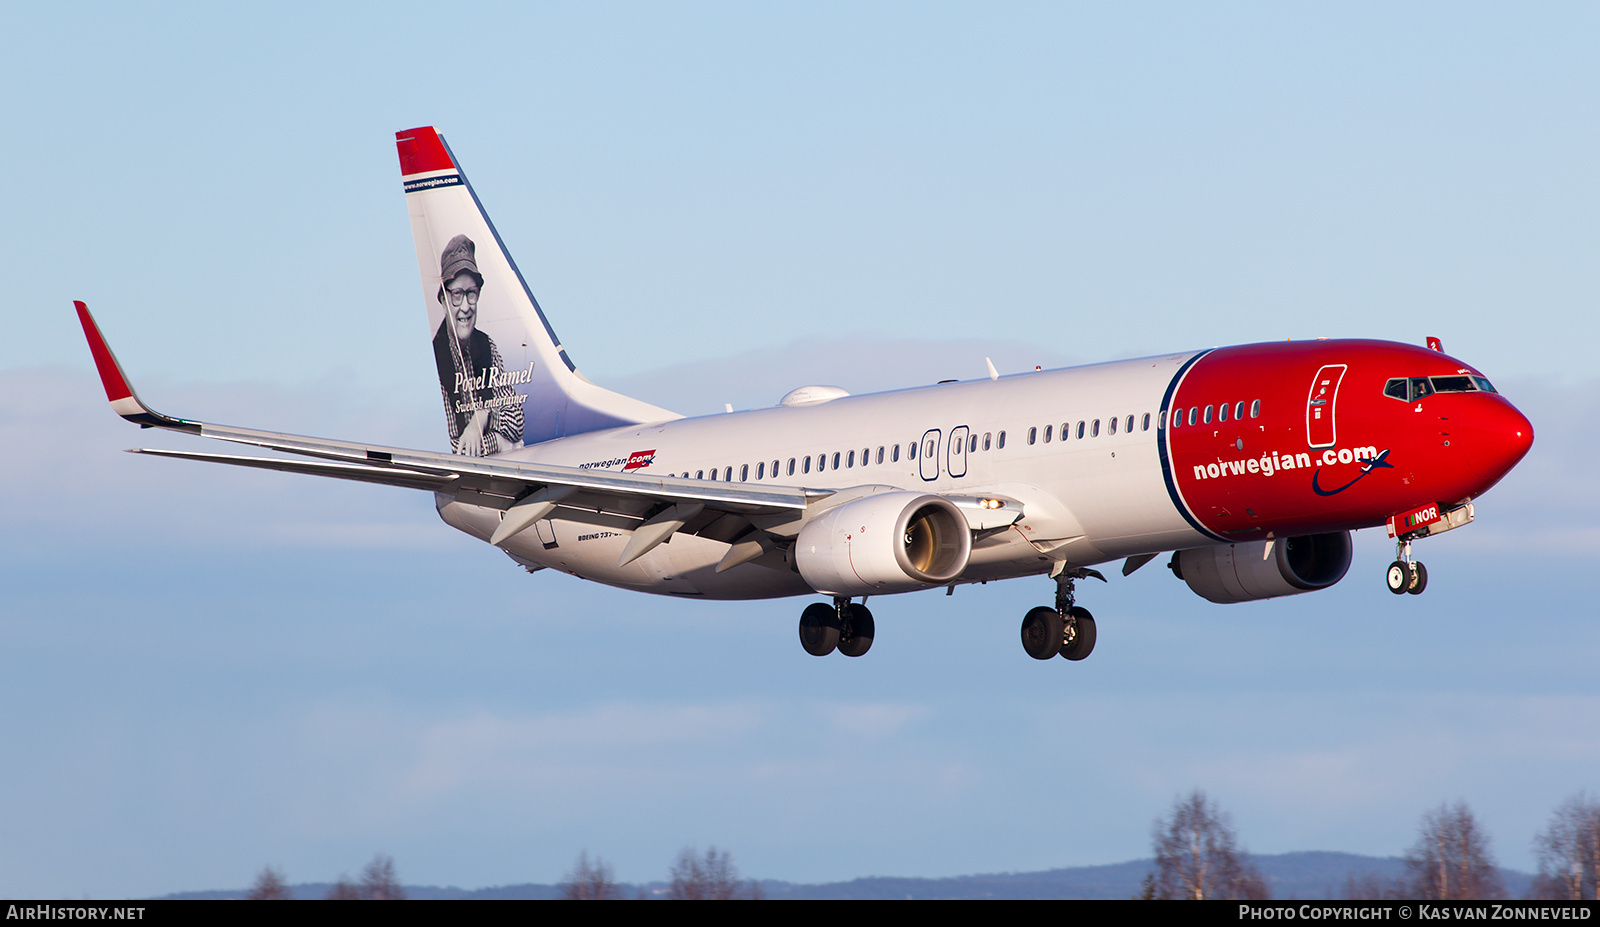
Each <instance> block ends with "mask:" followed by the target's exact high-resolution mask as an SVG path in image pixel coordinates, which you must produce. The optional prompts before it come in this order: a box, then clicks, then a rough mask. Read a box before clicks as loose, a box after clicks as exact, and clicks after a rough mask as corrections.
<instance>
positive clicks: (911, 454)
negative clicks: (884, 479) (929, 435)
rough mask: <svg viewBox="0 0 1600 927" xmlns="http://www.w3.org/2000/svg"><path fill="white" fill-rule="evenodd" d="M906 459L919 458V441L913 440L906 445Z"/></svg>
mask: <svg viewBox="0 0 1600 927" xmlns="http://www.w3.org/2000/svg"><path fill="white" fill-rule="evenodd" d="M906 459H907V460H916V459H917V442H915V441H913V442H911V443H910V444H907V445H906Z"/></svg>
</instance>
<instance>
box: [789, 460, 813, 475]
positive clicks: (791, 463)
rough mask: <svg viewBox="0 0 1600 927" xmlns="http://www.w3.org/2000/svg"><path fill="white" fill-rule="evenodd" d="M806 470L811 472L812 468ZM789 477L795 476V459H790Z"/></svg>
mask: <svg viewBox="0 0 1600 927" xmlns="http://www.w3.org/2000/svg"><path fill="white" fill-rule="evenodd" d="M806 469H807V470H810V469H811V468H810V467H807V468H806ZM789 475H790V476H794V458H793V457H790V458H789Z"/></svg>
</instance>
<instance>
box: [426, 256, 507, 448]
mask: <svg viewBox="0 0 1600 927" xmlns="http://www.w3.org/2000/svg"><path fill="white" fill-rule="evenodd" d="M476 251H477V247H476V246H475V245H474V244H473V243H472V239H470V238H468V237H467V236H465V235H457V236H456V237H454V238H452V239H450V241H449V242H448V243H447V244H446V245H445V246H444V251H443V252H441V253H440V255H439V281H440V284H439V293H438V296H437V298H438V300H439V305H440V306H441V307H443V309H444V321H443V322H441V323H440V325H439V330H438V331H437V332H436V333H435V334H434V336H433V359H434V363H435V364H436V365H437V367H438V369H439V391H440V392H441V393H442V394H443V395H444V411H445V421H446V423H447V424H448V425H449V429H450V449H451V451H452V452H453V453H456V454H462V455H465V456H468V457H488V456H490V455H492V454H499V453H502V452H505V451H509V450H511V449H512V448H517V447H521V446H522V425H523V419H522V402H523V397H522V395H521V394H519V393H518V392H517V391H516V390H514V389H512V388H511V386H509V385H507V384H506V383H505V382H504V380H505V373H506V369H505V362H504V361H502V360H501V359H500V349H499V348H498V347H496V346H495V343H494V339H492V338H490V337H489V336H488V335H487V334H484V333H483V332H481V331H479V330H478V300H479V298H480V296H481V295H482V292H483V275H482V274H480V273H479V272H478V263H477V259H476Z"/></svg>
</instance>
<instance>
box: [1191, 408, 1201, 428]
mask: <svg viewBox="0 0 1600 927" xmlns="http://www.w3.org/2000/svg"><path fill="white" fill-rule="evenodd" d="M1199 421H1200V407H1199V406H1190V407H1189V424H1191V425H1193V424H1196V423H1197V422H1199Z"/></svg>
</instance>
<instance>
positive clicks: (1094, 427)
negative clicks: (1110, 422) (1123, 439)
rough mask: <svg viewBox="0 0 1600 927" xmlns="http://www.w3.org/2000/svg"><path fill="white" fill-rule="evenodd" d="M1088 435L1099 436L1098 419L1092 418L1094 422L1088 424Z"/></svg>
mask: <svg viewBox="0 0 1600 927" xmlns="http://www.w3.org/2000/svg"><path fill="white" fill-rule="evenodd" d="M1089 437H1091V438H1098V437H1100V420H1099V419H1095V420H1094V424H1093V425H1090V426H1089Z"/></svg>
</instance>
